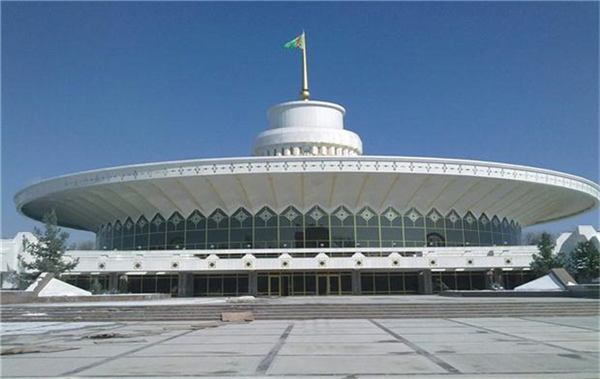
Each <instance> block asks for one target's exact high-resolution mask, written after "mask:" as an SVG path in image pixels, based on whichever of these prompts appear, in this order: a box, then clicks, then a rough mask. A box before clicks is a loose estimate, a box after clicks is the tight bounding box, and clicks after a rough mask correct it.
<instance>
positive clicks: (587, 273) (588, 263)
mask: <svg viewBox="0 0 600 379" xmlns="http://www.w3.org/2000/svg"><path fill="white" fill-rule="evenodd" d="M566 269H567V270H568V271H569V273H570V274H571V275H573V276H574V277H575V280H577V282H580V283H585V282H589V281H591V280H592V279H596V278H598V276H600V273H599V271H598V270H599V269H600V252H599V251H598V249H597V248H596V246H595V245H594V244H593V243H591V242H590V241H585V242H580V243H578V244H577V246H576V247H575V250H573V251H572V252H571V254H570V255H569V256H568V257H567V262H566Z"/></svg>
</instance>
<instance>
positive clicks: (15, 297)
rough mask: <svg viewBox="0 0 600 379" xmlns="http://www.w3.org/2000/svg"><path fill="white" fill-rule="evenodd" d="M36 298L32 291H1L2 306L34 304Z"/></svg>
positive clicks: (0, 302) (0, 301) (0, 300)
mask: <svg viewBox="0 0 600 379" xmlns="http://www.w3.org/2000/svg"><path fill="white" fill-rule="evenodd" d="M36 298H37V295H36V294H35V293H33V292H31V291H0V304H23V303H33V302H35V299H36Z"/></svg>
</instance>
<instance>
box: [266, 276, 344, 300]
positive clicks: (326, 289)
mask: <svg viewBox="0 0 600 379" xmlns="http://www.w3.org/2000/svg"><path fill="white" fill-rule="evenodd" d="M257 294H258V295H259V296H313V295H319V296H326V295H350V294H352V275H351V273H350V272H339V271H337V272H336V271H334V272H263V273H258V274H257Z"/></svg>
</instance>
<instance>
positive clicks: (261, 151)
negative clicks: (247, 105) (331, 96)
mask: <svg viewBox="0 0 600 379" xmlns="http://www.w3.org/2000/svg"><path fill="white" fill-rule="evenodd" d="M345 113H346V110H345V109H344V108H343V107H342V106H340V105H338V104H334V103H328V102H324V101H312V100H300V101H290V102H287V103H281V104H277V105H276V106H274V107H273V108H271V109H269V110H268V112H267V117H268V119H269V129H267V130H265V131H264V132H262V133H260V134H259V135H258V136H257V137H256V139H255V140H254V146H253V149H252V155H255V156H281V155H292V156H300V155H313V156H314V155H322V156H344V155H361V154H362V141H361V139H360V137H359V136H358V135H357V134H356V133H354V132H351V131H348V130H345V129H344V114H345Z"/></svg>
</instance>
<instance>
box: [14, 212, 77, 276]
mask: <svg viewBox="0 0 600 379" xmlns="http://www.w3.org/2000/svg"><path fill="white" fill-rule="evenodd" d="M33 235H34V236H35V237H36V239H37V241H36V242H32V241H29V240H28V239H26V238H25V239H24V240H23V249H24V250H25V251H26V252H27V253H29V255H30V259H24V258H23V257H22V256H21V255H19V263H20V265H21V268H22V273H21V274H20V275H21V278H22V279H23V280H25V281H29V282H32V281H33V280H35V278H37V277H38V276H39V275H40V274H41V273H43V272H49V273H53V274H54V276H55V277H57V278H59V277H60V275H61V274H62V273H64V272H66V271H70V270H73V269H74V268H75V267H77V265H78V264H79V258H77V259H75V260H74V261H71V262H69V261H66V260H65V259H64V254H65V250H66V249H67V240H68V239H69V233H67V232H63V231H62V230H61V229H60V228H59V227H58V226H57V220H56V213H55V212H54V211H50V212H48V213H46V214H45V215H44V230H43V231H42V230H40V229H39V228H37V227H36V228H34V230H33Z"/></svg>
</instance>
